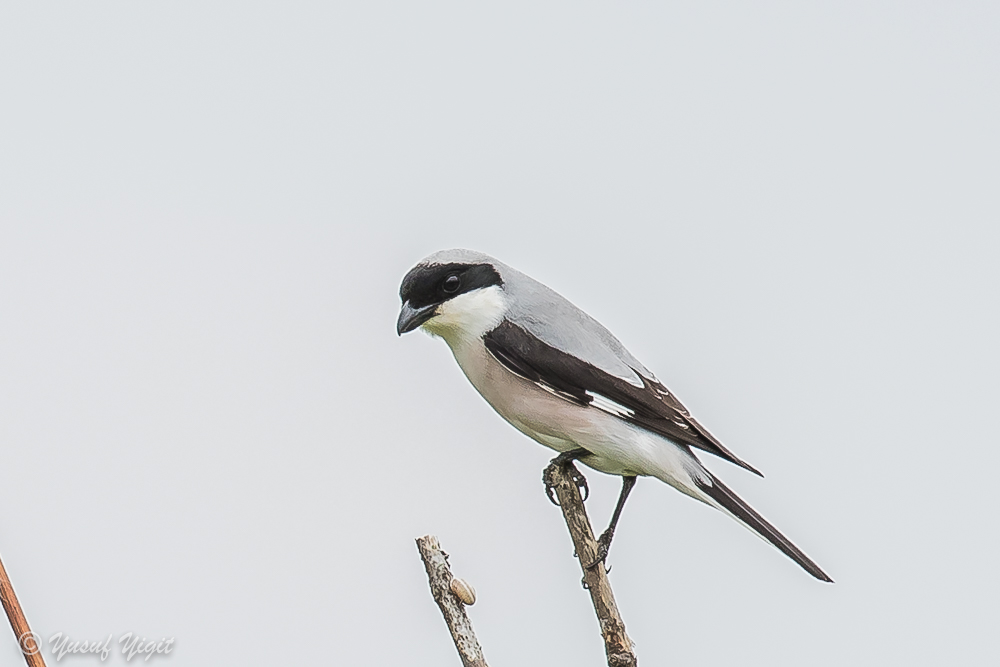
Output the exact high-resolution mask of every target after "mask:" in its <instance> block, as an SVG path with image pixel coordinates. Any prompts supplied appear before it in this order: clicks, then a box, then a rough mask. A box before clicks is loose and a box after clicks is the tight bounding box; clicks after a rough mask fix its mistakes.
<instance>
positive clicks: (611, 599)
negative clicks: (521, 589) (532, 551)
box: [545, 463, 637, 667]
mask: <svg viewBox="0 0 1000 667" xmlns="http://www.w3.org/2000/svg"><path fill="white" fill-rule="evenodd" d="M571 468H573V464H572V463H567V464H563V465H557V464H551V465H550V466H549V467H548V468H546V469H545V479H546V481H547V482H548V483H549V485H551V486H552V487H553V488H554V489H555V492H556V496H557V497H558V498H559V505H560V507H561V508H562V512H563V517H565V519H566V527H567V528H569V534H570V536H571V537H572V538H573V546H574V547H575V548H576V554H577V557H578V558H579V560H580V567H581V569H582V570H583V581H584V585H585V586H586V587H587V588H588V589H589V590H590V599H591V600H592V601H593V603H594V612H596V614H597V620H598V621H599V622H600V624H601V635H602V636H603V637H604V650H605V652H606V653H607V656H608V665H609V667H635V665H636V664H637V661H636V657H635V652H633V650H632V640H631V639H629V638H628V635H627V634H625V623H624V621H622V617H621V615H620V614H619V613H618V605H617V604H615V595H614V593H613V592H612V590H611V583H610V582H609V581H608V575H607V573H606V572H605V571H604V563H603V562H601V563H597V564H596V565H594V566H593V567H590V568H587V567H584V565H583V564H584V563H592V562H593V561H594V560H595V559H596V558H597V541H596V540H595V539H594V531H593V529H592V528H591V526H590V519H589V518H587V510H586V508H584V506H583V497H582V496H581V495H580V489H579V488H577V485H576V482H575V481H574V480H573V476H572V473H571V472H570V469H571ZM574 472H575V470H574Z"/></svg>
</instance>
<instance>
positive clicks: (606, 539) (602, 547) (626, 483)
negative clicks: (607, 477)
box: [587, 475, 636, 569]
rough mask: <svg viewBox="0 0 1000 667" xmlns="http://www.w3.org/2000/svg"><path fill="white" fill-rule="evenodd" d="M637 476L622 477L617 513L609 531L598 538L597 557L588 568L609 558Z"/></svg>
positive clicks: (616, 507) (612, 519) (612, 518)
mask: <svg viewBox="0 0 1000 667" xmlns="http://www.w3.org/2000/svg"><path fill="white" fill-rule="evenodd" d="M635 479H636V478H635V475H632V476H631V477H622V492H621V494H619V496H618V504H617V505H616V506H615V513H614V514H612V515H611V525H609V526H608V529H607V530H606V531H604V532H603V533H601V536H600V537H599V538H597V557H596V558H595V559H594V561H593V562H592V563H589V564H588V565H587V568H588V569H589V568H592V567H594V566H595V565H597V564H598V563H603V562H604V559H605V558H607V557H608V550H609V549H610V548H611V540H612V539H614V537H615V526H617V525H618V519H619V518H620V517H621V515H622V508H623V507H625V500H626V499H627V498H628V494H629V493H631V492H632V487H633V486H635Z"/></svg>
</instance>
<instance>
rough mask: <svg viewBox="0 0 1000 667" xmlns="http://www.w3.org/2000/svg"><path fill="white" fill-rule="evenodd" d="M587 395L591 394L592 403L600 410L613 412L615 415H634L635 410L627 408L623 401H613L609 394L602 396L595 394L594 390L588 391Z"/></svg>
mask: <svg viewBox="0 0 1000 667" xmlns="http://www.w3.org/2000/svg"><path fill="white" fill-rule="evenodd" d="M587 396H590V399H591V400H590V404H591V405H592V406H594V407H595V408H597V409H599V410H604V411H605V412H607V413H608V414H612V415H614V416H615V417H634V416H635V411H634V410H630V409H629V408H626V407H625V406H624V405H622V404H621V403H616V402H615V401H612V400H611V399H610V398H608V397H607V396H601V395H600V394H595V393H594V392H592V391H588V392H587Z"/></svg>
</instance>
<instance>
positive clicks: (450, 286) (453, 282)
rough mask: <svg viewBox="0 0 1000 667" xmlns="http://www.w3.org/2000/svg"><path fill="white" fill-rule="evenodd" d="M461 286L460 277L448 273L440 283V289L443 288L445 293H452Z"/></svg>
mask: <svg viewBox="0 0 1000 667" xmlns="http://www.w3.org/2000/svg"><path fill="white" fill-rule="evenodd" d="M461 286H462V279H461V278H459V277H458V276H456V275H450V276H448V277H447V278H445V279H444V282H443V283H441V289H443V290H444V292H445V294H454V293H455V292H457V291H458V288H459V287H461Z"/></svg>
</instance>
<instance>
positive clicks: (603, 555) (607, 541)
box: [584, 528, 615, 574]
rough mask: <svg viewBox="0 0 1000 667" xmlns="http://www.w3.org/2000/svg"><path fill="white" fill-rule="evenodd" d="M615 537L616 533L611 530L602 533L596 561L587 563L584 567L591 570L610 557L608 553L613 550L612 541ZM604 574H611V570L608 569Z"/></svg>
mask: <svg viewBox="0 0 1000 667" xmlns="http://www.w3.org/2000/svg"><path fill="white" fill-rule="evenodd" d="M614 537H615V531H613V530H611V529H610V528H609V529H608V530H606V531H604V532H603V533H601V536H600V537H599V538H597V554H596V555H595V556H594V560H592V561H590V562H589V563H587V564H586V565H585V566H584V567H586V568H587V569H588V570H589V569H590V568H592V567H594V566H595V565H597V564H598V563H603V562H604V561H605V560H606V559H607V557H608V551H610V550H611V540H613V539H614ZM604 572H605V574H607V573H608V572H611V568H610V567H609V568H607V569H606V570H605V571H604Z"/></svg>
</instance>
